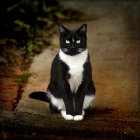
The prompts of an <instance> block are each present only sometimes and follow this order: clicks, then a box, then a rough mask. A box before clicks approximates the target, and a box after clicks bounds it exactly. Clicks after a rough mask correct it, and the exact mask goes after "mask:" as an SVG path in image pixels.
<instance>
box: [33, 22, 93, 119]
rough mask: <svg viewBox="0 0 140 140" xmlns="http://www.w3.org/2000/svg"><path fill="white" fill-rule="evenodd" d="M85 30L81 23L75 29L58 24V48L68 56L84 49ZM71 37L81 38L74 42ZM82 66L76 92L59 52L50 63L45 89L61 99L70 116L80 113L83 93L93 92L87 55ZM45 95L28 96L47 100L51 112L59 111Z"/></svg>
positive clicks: (85, 40)
mask: <svg viewBox="0 0 140 140" xmlns="http://www.w3.org/2000/svg"><path fill="white" fill-rule="evenodd" d="M86 30H87V25H86V24H83V25H82V26H81V27H80V28H79V29H77V30H68V29H67V28H66V27H64V26H63V25H60V26H59V31H60V49H61V50H62V51H63V52H64V53H65V54H68V55H70V56H74V55H76V54H79V53H81V52H82V51H84V50H86V49H87V37H86ZM73 38H74V39H75V40H81V42H80V43H76V42H75V41H73V40H72V39H73ZM66 40H69V41H70V43H69V44H66V42H65V41H66ZM83 67H84V71H83V79H82V82H81V84H80V85H79V87H78V90H77V92H76V93H73V92H72V91H71V88H70V84H69V82H68V79H69V78H70V77H71V75H70V74H69V66H68V65H67V64H65V63H64V62H63V61H62V60H61V59H60V56H59V54H57V55H56V57H55V59H54V60H53V63H52V68H51V79H50V84H49V86H48V89H47V90H48V91H49V92H51V94H52V95H53V96H54V97H55V98H60V99H63V101H64V104H65V107H66V113H67V114H70V115H72V116H75V115H81V114H82V107H83V102H84V97H85V95H94V94H95V87H94V84H93V81H92V70H91V64H90V60H89V56H88V58H87V61H86V62H85V64H84V66H83ZM46 95H47V93H43V92H39V93H37V92H34V93H32V94H31V95H30V97H31V98H35V99H39V100H43V101H47V102H49V103H50V109H51V112H59V111H60V110H58V108H57V107H56V106H54V105H53V104H52V103H51V102H50V100H49V98H48V97H46ZM73 102H74V104H75V107H74V105H73Z"/></svg>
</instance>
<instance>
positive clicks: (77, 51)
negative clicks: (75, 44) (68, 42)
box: [61, 48, 85, 55]
mask: <svg viewBox="0 0 140 140" xmlns="http://www.w3.org/2000/svg"><path fill="white" fill-rule="evenodd" d="M61 50H62V51H63V52H64V53H66V54H68V55H76V54H79V53H81V52H82V51H84V50H85V49H84V48H78V49H68V48H62V49H61Z"/></svg>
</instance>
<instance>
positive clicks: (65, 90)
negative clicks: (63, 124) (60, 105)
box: [61, 84, 74, 120]
mask: <svg viewBox="0 0 140 140" xmlns="http://www.w3.org/2000/svg"><path fill="white" fill-rule="evenodd" d="M61 93H62V98H63V101H64V104H65V110H62V111H61V114H62V117H63V118H64V119H65V120H73V116H74V107H73V95H72V93H71V91H70V86H69V84H64V85H61Z"/></svg>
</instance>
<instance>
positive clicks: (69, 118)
mask: <svg viewBox="0 0 140 140" xmlns="http://www.w3.org/2000/svg"><path fill="white" fill-rule="evenodd" d="M61 115H62V117H63V118H64V119H65V120H73V116H72V115H67V114H66V110H62V111H61Z"/></svg>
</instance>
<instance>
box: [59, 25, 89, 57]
mask: <svg viewBox="0 0 140 140" xmlns="http://www.w3.org/2000/svg"><path fill="white" fill-rule="evenodd" d="M86 31H87V25H86V24H83V25H82V26H81V27H80V28H78V29H72V30H69V29H67V28H66V27H64V26H63V25H59V32H60V49H61V50H62V51H63V52H64V53H65V54H68V55H76V54H79V53H81V52H82V51H84V50H85V49H86V48H87V37H86Z"/></svg>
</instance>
